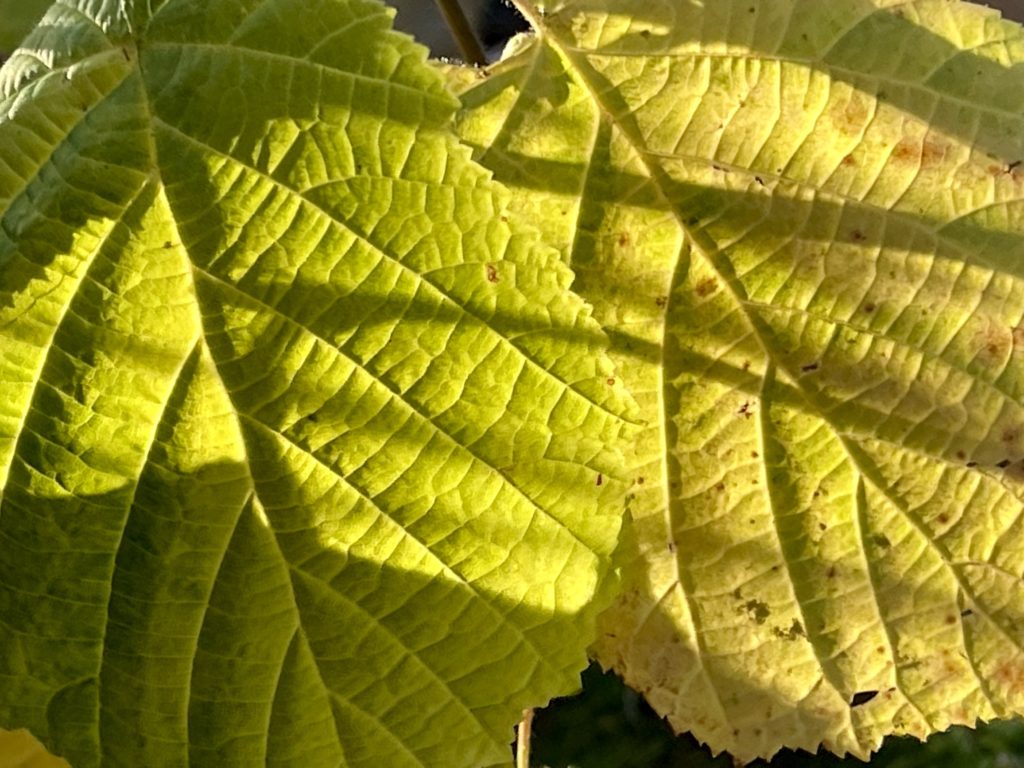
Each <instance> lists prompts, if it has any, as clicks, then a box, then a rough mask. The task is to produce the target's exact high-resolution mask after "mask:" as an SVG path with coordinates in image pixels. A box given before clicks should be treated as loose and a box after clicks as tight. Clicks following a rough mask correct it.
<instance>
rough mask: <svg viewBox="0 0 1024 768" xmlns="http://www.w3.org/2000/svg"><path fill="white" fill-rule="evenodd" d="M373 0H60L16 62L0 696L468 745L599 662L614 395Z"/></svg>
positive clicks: (390, 746)
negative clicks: (595, 657)
mask: <svg viewBox="0 0 1024 768" xmlns="http://www.w3.org/2000/svg"><path fill="white" fill-rule="evenodd" d="M456 106H457V102H456V100H455V99H454V98H453V97H452V96H451V95H449V94H448V93H447V91H446V90H445V87H444V83H443V81H442V79H441V78H440V77H439V76H438V75H437V73H436V72H434V71H433V70H432V69H431V68H430V67H429V66H427V64H426V62H425V52H424V50H423V49H421V48H420V47H419V46H416V45H414V44H413V43H412V41H411V40H410V39H409V38H407V37H404V36H401V35H398V34H395V33H393V32H392V31H391V21H390V14H389V13H387V12H385V9H384V7H383V6H382V5H380V4H379V3H377V2H371V1H370V0H315V1H307V0H304V1H303V2H299V1H298V0H164V1H162V2H161V1H160V0H137V1H136V2H132V1H131V0H121V1H120V2H112V1H110V0H61V2H57V3H55V4H54V5H53V7H52V8H51V9H50V10H49V11H48V13H47V15H46V16H45V18H44V19H43V21H42V23H41V24H40V26H39V27H38V28H37V29H36V31H35V32H33V33H32V34H31V35H30V36H29V37H28V38H27V39H26V41H25V43H24V45H23V46H22V48H20V49H19V50H18V51H17V52H16V53H15V54H14V55H13V56H12V58H11V59H10V60H9V61H8V62H7V63H6V65H5V66H4V68H3V69H2V70H0V350H2V354H0V542H2V543H0V726H3V727H9V728H21V727H25V728H28V729H29V730H30V731H31V732H32V733H33V734H35V735H36V736H38V737H39V738H40V739H41V741H42V742H43V743H44V744H45V745H46V746H47V747H48V748H49V749H50V750H51V751H52V752H53V753H55V754H57V755H61V756H64V757H66V758H67V759H68V760H69V762H70V763H71V764H72V765H74V766H75V768H89V767H90V766H101V765H102V766H145V768H157V767H158V766H175V767H176V766H183V765H190V766H215V767H216V768H221V767H223V766H245V767H249V766H256V765H274V766H301V768H318V767H319V766H332V767H333V766H339V765H342V766H374V768H377V767H379V766H387V767H388V768H392V767H395V768H401V767H409V766H417V767H418V766H438V767H439V768H452V767H453V766H466V767H467V768H469V767H471V766H481V765H491V764H497V763H502V762H507V760H508V757H509V746H508V745H509V741H510V740H511V736H512V726H513V724H514V723H515V722H516V721H517V720H518V719H519V716H520V713H521V711H522V709H523V708H524V707H527V706H533V705H537V704H541V703H543V702H545V701H546V700H547V699H548V698H549V697H551V696H552V695H556V694H558V693H567V692H570V691H572V690H573V689H574V688H575V687H576V686H577V685H578V679H579V678H578V674H577V673H578V671H579V670H580V669H581V668H582V667H583V666H585V664H586V658H585V655H584V649H585V647H586V644H587V643H589V642H590V641H591V640H592V639H593V637H594V632H595V630H594V622H595V618H596V613H597V610H598V608H599V607H600V605H601V604H602V602H604V603H605V604H606V603H607V600H606V599H604V598H602V596H601V595H602V592H601V585H602V583H603V581H602V580H603V577H604V575H605V573H606V571H607V570H608V566H609V560H610V555H611V552H612V550H613V548H614V546H615V542H616V539H617V534H618V530H619V523H620V519H621V514H622V502H621V490H622V489H621V486H620V485H619V484H618V482H616V479H615V478H616V476H617V475H618V474H619V473H620V471H621V458H620V453H619V444H618V441H619V435H620V433H621V432H622V429H623V419H622V414H623V412H624V411H625V409H626V407H627V400H628V398H627V397H626V395H625V394H624V391H623V389H622V387H621V385H619V384H616V383H615V381H614V379H613V377H612V374H611V368H610V363H609V360H608V359H607V357H606V356H605V354H604V352H603V348H604V346H605V340H604V336H603V334H602V333H601V331H600V328H599V327H598V325H597V324H596V323H595V322H594V320H593V319H591V317H590V315H589V309H588V308H587V307H586V306H585V305H584V303H583V302H582V301H581V300H580V299H579V298H578V297H577V296H575V295H574V294H573V293H572V292H571V290H570V289H569V285H570V283H571V280H572V276H571V273H570V272H569V270H568V269H567V268H566V267H565V266H564V265H563V264H562V263H561V262H560V260H559V258H558V254H557V253H556V252H554V251H553V250H552V249H550V248H547V247H545V246H543V245H541V244H540V243H539V242H538V241H537V238H536V236H535V235H532V234H529V233H528V232H527V231H526V230H525V229H524V228H523V227H522V226H521V225H519V224H518V223H516V222H514V221H510V220H509V216H507V215H506V212H505V209H506V203H507V194H506V193H505V192H504V190H503V189H502V188H501V187H500V186H499V185H498V184H495V183H494V182H492V181H491V179H490V175H489V174H488V173H487V172H485V171H484V170H483V169H482V168H480V167H479V166H478V165H476V164H474V163H473V162H472V160H471V158H470V153H469V151H468V149H466V148H465V147H463V146H461V145H460V144H459V143H458V141H457V140H456V138H455V136H454V134H453V133H452V131H451V127H450V118H451V115H452V113H453V111H454V109H455V107H456Z"/></svg>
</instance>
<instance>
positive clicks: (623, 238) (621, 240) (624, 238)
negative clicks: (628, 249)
mask: <svg viewBox="0 0 1024 768" xmlns="http://www.w3.org/2000/svg"><path fill="white" fill-rule="evenodd" d="M616 242H618V244H619V245H620V246H621V247H625V246H627V245H629V233H628V232H620V233H619V236H618V238H616Z"/></svg>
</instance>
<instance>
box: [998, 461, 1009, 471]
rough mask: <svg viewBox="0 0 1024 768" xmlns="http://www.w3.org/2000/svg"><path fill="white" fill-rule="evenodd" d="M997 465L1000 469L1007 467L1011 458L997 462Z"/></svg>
mask: <svg viewBox="0 0 1024 768" xmlns="http://www.w3.org/2000/svg"><path fill="white" fill-rule="evenodd" d="M996 466H997V467H999V468H1000V469H1006V468H1007V467H1008V466H1010V460H1009V459H1003V460H1002V461H1000V462H999V463H998V464H996Z"/></svg>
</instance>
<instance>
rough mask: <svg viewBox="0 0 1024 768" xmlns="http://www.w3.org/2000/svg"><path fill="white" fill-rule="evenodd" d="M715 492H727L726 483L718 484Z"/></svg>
mask: <svg viewBox="0 0 1024 768" xmlns="http://www.w3.org/2000/svg"><path fill="white" fill-rule="evenodd" d="M715 490H716V491H718V492H722V491H724V490H725V483H718V484H717V485H716V486H715Z"/></svg>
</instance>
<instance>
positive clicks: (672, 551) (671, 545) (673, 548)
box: [668, 541, 676, 554]
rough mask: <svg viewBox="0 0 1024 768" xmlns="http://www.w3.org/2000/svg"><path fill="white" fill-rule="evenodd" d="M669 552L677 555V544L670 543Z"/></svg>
mask: <svg viewBox="0 0 1024 768" xmlns="http://www.w3.org/2000/svg"><path fill="white" fill-rule="evenodd" d="M668 551H669V552H671V553H672V554H675V552H676V543H675V542H674V541H670V542H669V543H668Z"/></svg>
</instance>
